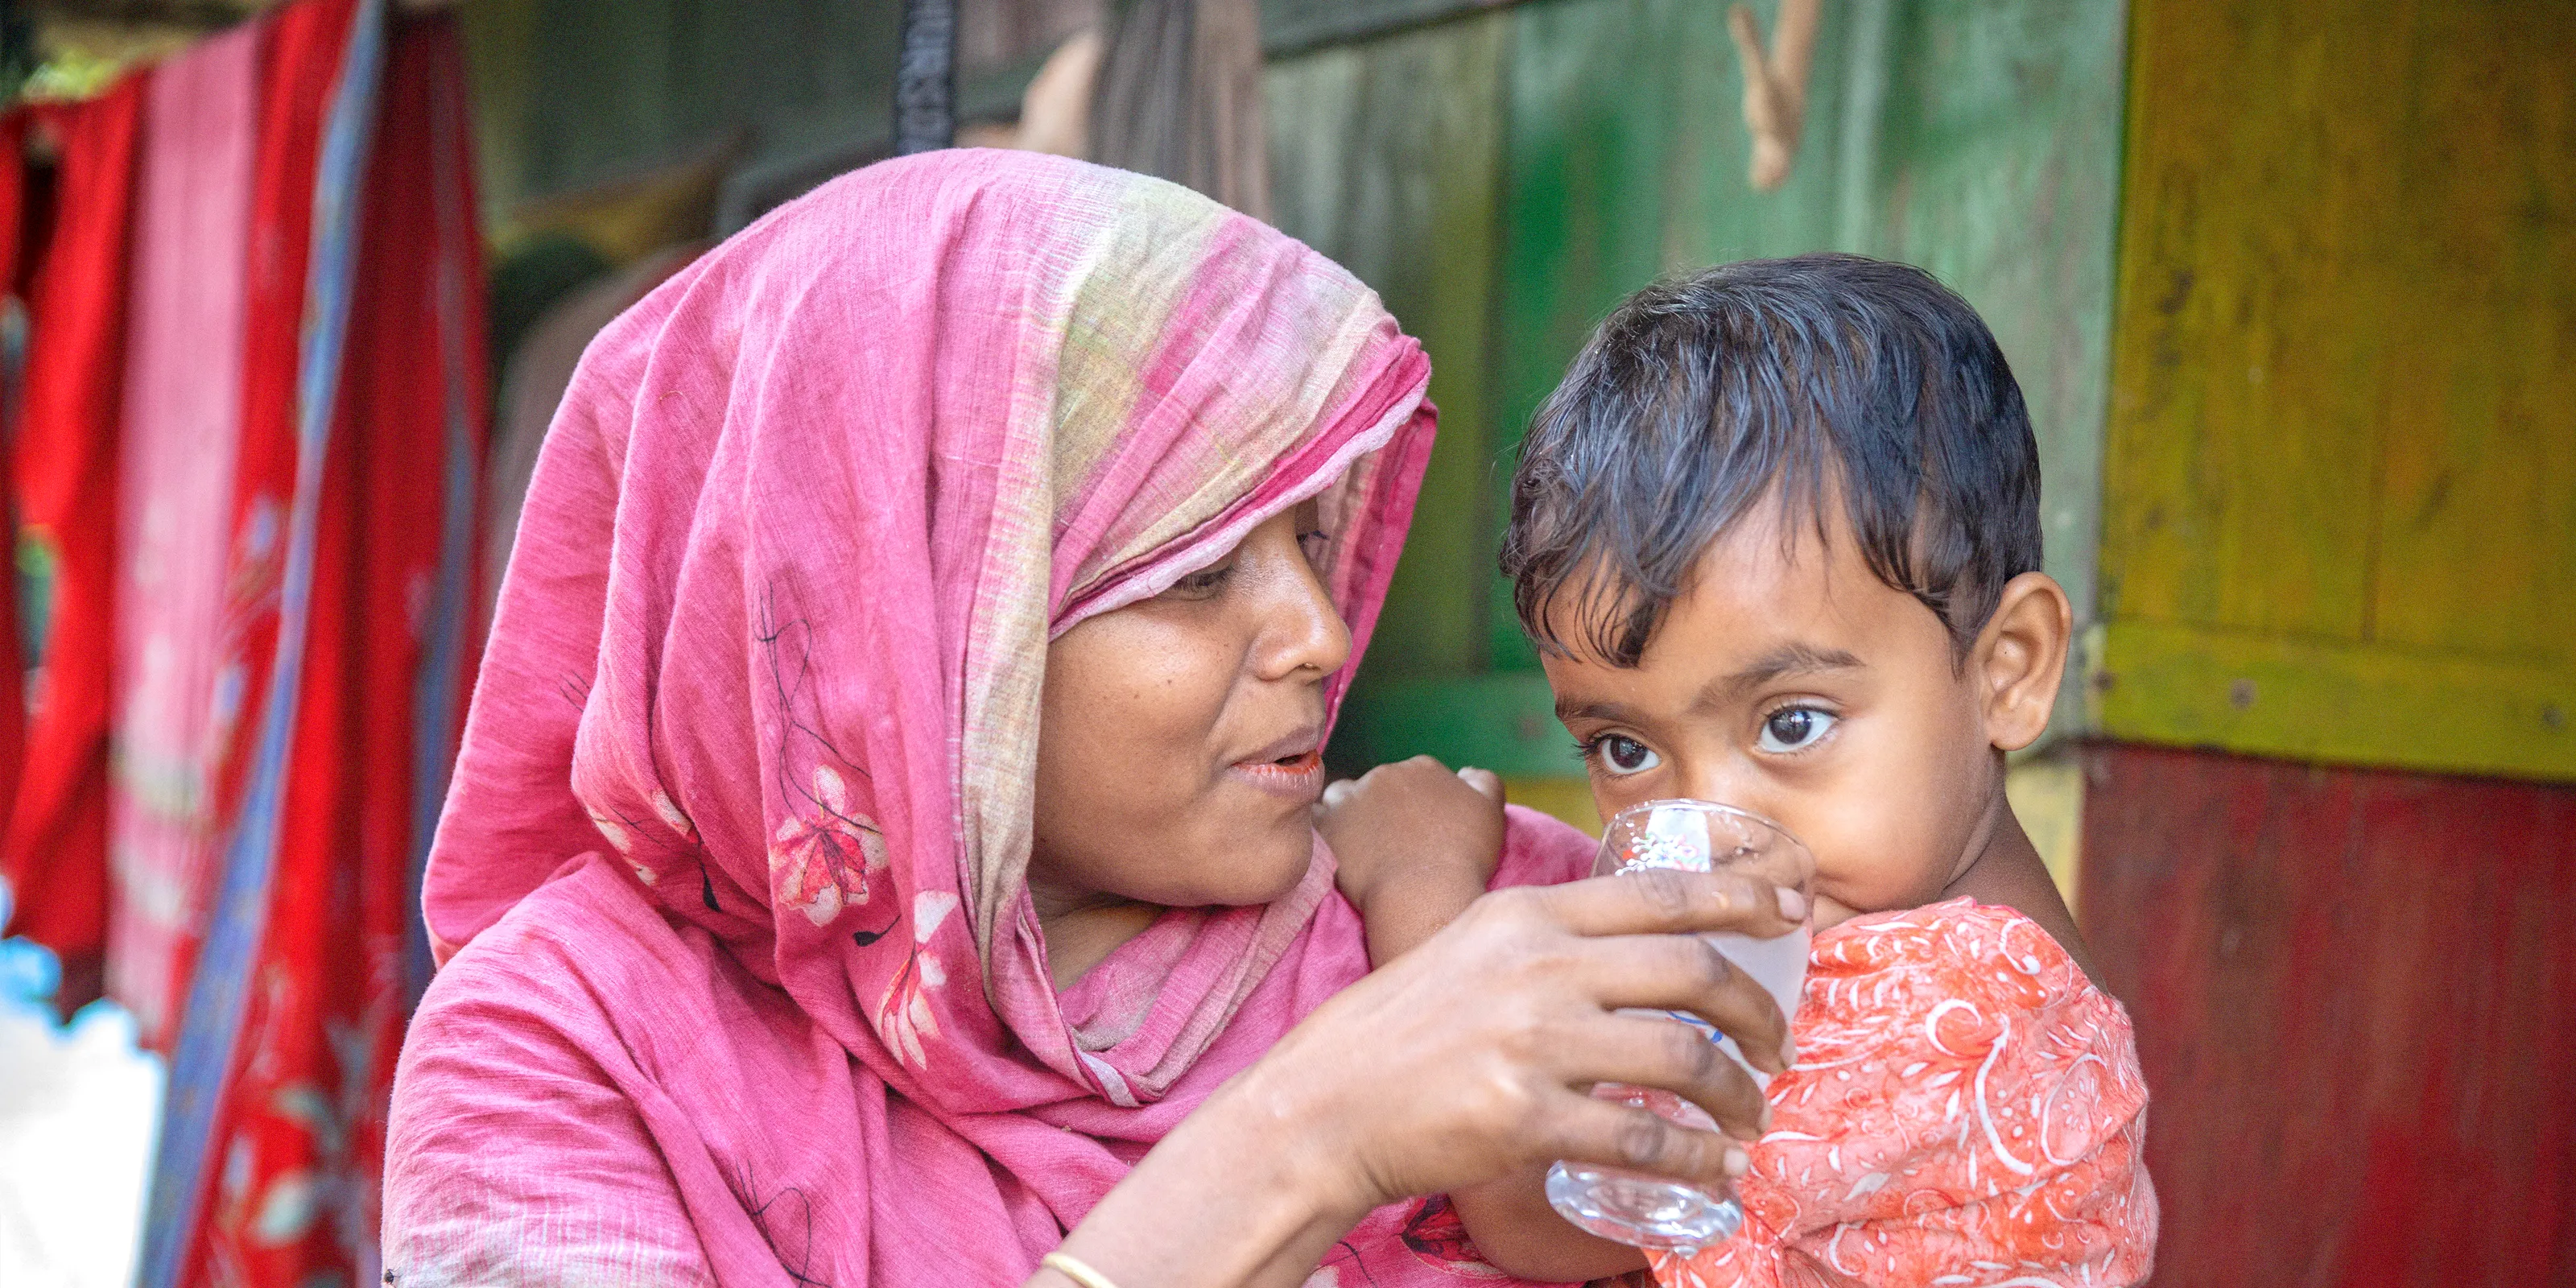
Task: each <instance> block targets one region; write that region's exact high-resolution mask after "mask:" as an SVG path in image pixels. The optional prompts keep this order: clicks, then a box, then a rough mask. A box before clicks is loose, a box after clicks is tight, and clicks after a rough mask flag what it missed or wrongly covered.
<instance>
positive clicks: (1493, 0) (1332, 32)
mask: <svg viewBox="0 0 2576 1288" xmlns="http://www.w3.org/2000/svg"><path fill="white" fill-rule="evenodd" d="M1519 2H1520V0H1261V47H1262V49H1263V51H1264V52H1266V53H1268V54H1269V55H1270V56H1271V57H1272V58H1284V57H1289V56H1292V55H1295V54H1301V53H1306V52H1308V51H1311V50H1314V49H1317V48H1319V47H1322V46H1325V45H1338V44H1350V43H1354V42H1357V41H1363V40H1373V39H1376V38H1378V37H1381V36H1389V35H1393V34H1395V33H1397V32H1401V31H1405V30H1407V29H1409V28H1413V27H1419V26H1423V25H1425V24H1427V23H1435V22H1441V21H1444V20H1446V19H1450V18H1457V17H1463V16H1465V15H1468V14H1474V13H1484V12H1489V11H1492V10H1495V9H1501V8H1505V7H1508V6H1510V5H1513V4H1517V3H1519Z"/></svg>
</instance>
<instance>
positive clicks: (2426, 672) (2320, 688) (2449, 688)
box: [2087, 622, 2576, 779]
mask: <svg viewBox="0 0 2576 1288" xmlns="http://www.w3.org/2000/svg"><path fill="white" fill-rule="evenodd" d="M2093 651H2094V653H2095V656H2097V657H2098V658H2099V659H2100V662H2099V665H2098V666H2097V667H2096V669H2095V670H2094V672H2093V675H2092V685H2091V689H2090V693H2089V696H2088V701H2087V705H2088V706H2089V707H2090V708H2091V711H2090V714H2091V716H2092V724H2093V726H2094V727H2095V728H2096V729H2098V730H2100V731H2102V732H2104V733H2107V734H2109V735H2111V736H2113V737H2116V738H2123V739H2130V740H2134V741H2139V742H2158V743H2168V744H2172V745H2176V746H2185V747H2218V748H2224V749H2226V750H2229V751H2241V752H2249V753H2252V754H2255V755H2264V756H2282V757H2287V758H2290V759H2294V760H2315V761H2325V762H2329V763H2339V764H2354V765H2402V766H2407V767H2411V768H2424V769H2436V770H2446V771H2452V772H2458V773H2471V774H2491V775H2497V776H2503V777H2513V778H2535V779H2567V778H2576V730H2571V729H2570V728H2569V723H2570V720H2571V719H2576V675H2571V674H2570V673H2569V671H2568V668H2566V667H2564V666H2540V665H2533V664H2530V663H2518V662H2493V661H2484V660H2479V659H2474V658H2460V657H2452V656H2445V655H2441V654H2425V653H2415V652H2410V651H2407V650H2404V649H2400V648H2396V647H2392V646H2389V645H2384V644H2382V645H2370V644H2331V643H2318V642H2314V641H2302V640H2293V639H2283V638H2280V637H2277V636H2267V635H2258V634H2250V633H2242V632H2230V631H2214V630H2206V629H2202V628H2199V627H2192V626H2166V625H2159V624H2155V623H2149V622H2113V623H2110V624H2109V625H2108V626H2105V627H2103V628H2102V629H2101V631H2100V638H2099V639H2098V640H2097V641H2096V642H2095V645H2094V650H2093Z"/></svg>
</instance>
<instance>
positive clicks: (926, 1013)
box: [877, 890, 957, 1069]
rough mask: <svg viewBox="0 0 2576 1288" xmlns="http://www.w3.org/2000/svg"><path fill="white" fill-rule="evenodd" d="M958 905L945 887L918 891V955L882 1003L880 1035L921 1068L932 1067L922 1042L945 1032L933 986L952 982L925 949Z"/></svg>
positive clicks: (915, 927)
mask: <svg viewBox="0 0 2576 1288" xmlns="http://www.w3.org/2000/svg"><path fill="white" fill-rule="evenodd" d="M956 907H957V896H956V895H953V894H950V893H949V892H948V891H945V890H924V891H922V892H921V893H919V894H917V895H914V896H913V898H912V943H913V949H912V955H911V956H910V957H908V958H906V959H905V960H904V963H903V969H902V970H899V971H896V972H895V974H894V979H893V981H892V982H890V983H888V984H887V985H886V992H885V999H884V1000H883V1001H881V1002H879V1003H877V1032H878V1034H879V1035H881V1036H882V1037H884V1038H885V1041H886V1045H887V1046H890V1047H893V1048H894V1053H895V1057H896V1058H897V1059H900V1060H902V1061H903V1062H904V1063H905V1064H909V1065H912V1066H913V1067H915V1068H920V1069H926V1068H929V1067H930V1059H929V1057H928V1055H926V1054H925V1053H924V1052H923V1050H922V1042H923V1040H924V1039H936V1038H937V1037H938V1036H939V1017H938V1016H936V1015H933V1014H932V1013H931V1010H930V990H932V989H935V988H939V987H941V986H943V985H945V984H947V983H948V970H947V968H946V967H944V966H942V965H940V964H939V959H938V958H937V957H935V956H932V955H931V954H930V953H928V952H926V951H924V949H925V948H926V947H927V945H928V944H929V943H930V932H932V931H934V930H937V929H938V928H939V923H940V922H942V921H945V920H947V919H948V914H949V913H950V912H951V911H953V910H955V908H956Z"/></svg>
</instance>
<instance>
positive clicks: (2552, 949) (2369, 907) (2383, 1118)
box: [2082, 745, 2576, 1288]
mask: <svg viewBox="0 0 2576 1288" xmlns="http://www.w3.org/2000/svg"><path fill="white" fill-rule="evenodd" d="M2086 766H2087V785H2086V805H2085V811H2086V818H2085V828H2084V841H2083V844H2084V852H2085V860H2084V865H2083V872H2082V876H2083V883H2084V898H2083V902H2082V909H2083V914H2082V920H2083V926H2084V932H2085V935H2086V937H2087V939H2088V940H2089V941H2090V942H2091V944H2092V947H2093V950H2094V955H2095V958H2096V961H2097V962H2098V963H2099V965H2100V967H2101V969H2102V971H2103V974H2104V975H2105V977H2106V979H2107V981H2108V983H2109V985H2110V988H2111V990H2112V991H2113V992H2114V993H2115V994H2117V995H2118V996H2119V997H2120V998H2121V999H2122V1000H2123V1001H2124V1002H2125V1003H2126V1004H2127V1005H2128V1007H2129V1011H2130V1015H2131V1017H2132V1018H2133V1019H2134V1020H2135V1022H2136V1024H2137V1032H2138V1048H2139V1055H2140V1057H2141V1059H2142V1060H2143V1061H2144V1063H2145V1066H2146V1074H2147V1082H2148V1085H2149V1086H2151V1087H2152V1088H2154V1095H2155V1100H2154V1104H2153V1106H2152V1109H2151V1111H2150V1113H2149V1114H2148V1146H2147V1155H2148V1161H2149V1166H2150V1169H2151V1171H2152V1174H2153V1176H2154V1178H2155V1183H2156V1190H2157V1196H2158V1199H2159V1200H2160V1202H2161V1203H2162V1206H2163V1211H2164V1226H2163V1238H2162V1241H2161V1244H2160V1247H2159V1251H2158V1256H2157V1272H2158V1273H2157V1279H2156V1282H2158V1283H2163V1284H2176V1285H2183V1284H2188V1285H2196V1286H2197V1285H2210V1286H2213V1288H2235V1286H2238V1285H2242V1286H2244V1288H2256V1286H2257V1285H2272V1284H2285V1283H2295V1284H2304V1285H2317V1286H2319V1288H2365V1286H2366V1288H2414V1286H2417V1285H2421V1286H2423V1288H2432V1286H2433V1285H2442V1286H2444V1288H2449V1286H2450V1285H2464V1284H2466V1285H2494V1286H2495V1288H2506V1286H2508V1285H2511V1286H2519V1285H2524V1284H2544V1283H2570V1282H2576V1167H2571V1163H2576V1098H2571V1097H2570V1096H2569V1095H2568V1094H2567V1088H2568V1087H2570V1086H2576V846H2570V845H2569V844H2568V843H2567V838H2568V837H2569V836H2570V835H2576V790H2571V789H2568V788H2565V787H2547V786H2538V785H2528V784H2511V783H2495V782H2474V781H2467V780H2460V779H2445V778H2437V777H2432V776H2425V775H2414V774H2402V773H2391V772H2382V771H2359V770H2333V769H2317V768H2313V767H2309V766H2302V765H2293V764H2285V763H2279V762H2271V761H2261V760H2252V759H2245V758H2239V757H2233V756H2225V755H2218V754H2213V753H2205V752H2188V751H2166V750H2157V749H2151V748H2141V747H2123V746H2117V745H2103V746H2098V747H2095V748H2093V749H2091V750H2089V751H2088V752H2087V754H2086Z"/></svg>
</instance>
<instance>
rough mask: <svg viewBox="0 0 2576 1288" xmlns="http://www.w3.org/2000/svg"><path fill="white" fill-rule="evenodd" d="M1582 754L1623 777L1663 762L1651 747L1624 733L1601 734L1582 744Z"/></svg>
mask: <svg viewBox="0 0 2576 1288" xmlns="http://www.w3.org/2000/svg"><path fill="white" fill-rule="evenodd" d="M1583 754H1584V755H1586V756H1589V757H1591V758H1592V761H1593V763H1594V764H1597V765H1599V766H1601V768H1602V769H1603V770H1604V771H1605V772H1607V773H1610V774H1612V775H1615V776H1618V777H1621V778H1624V777H1626V776H1628V775H1630V774H1642V773H1644V772H1646V771H1647V770H1649V769H1652V768H1654V767H1655V766H1657V765H1660V764H1662V763H1664V760H1663V757H1661V756H1658V755H1656V754H1655V751H1654V749H1653V748H1652V747H1649V746H1647V745H1646V744H1644V743H1642V742H1639V741H1637V740H1636V739H1634V738H1631V737H1628V736H1626V735H1625V734H1615V733H1612V734H1603V735H1602V736H1600V737H1598V738H1595V739H1593V740H1592V741H1591V742H1589V743H1586V744H1584V747H1583Z"/></svg>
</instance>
